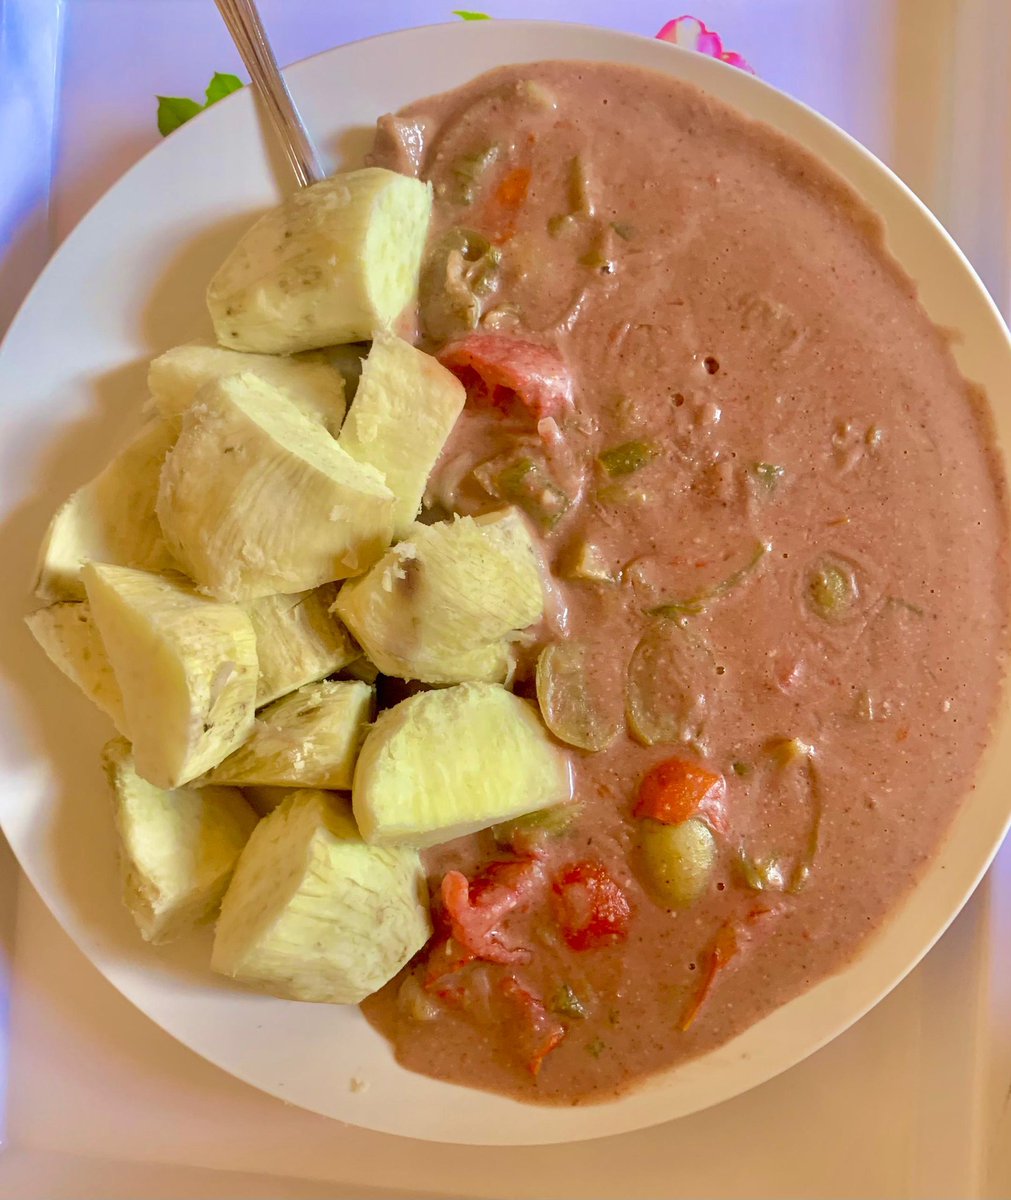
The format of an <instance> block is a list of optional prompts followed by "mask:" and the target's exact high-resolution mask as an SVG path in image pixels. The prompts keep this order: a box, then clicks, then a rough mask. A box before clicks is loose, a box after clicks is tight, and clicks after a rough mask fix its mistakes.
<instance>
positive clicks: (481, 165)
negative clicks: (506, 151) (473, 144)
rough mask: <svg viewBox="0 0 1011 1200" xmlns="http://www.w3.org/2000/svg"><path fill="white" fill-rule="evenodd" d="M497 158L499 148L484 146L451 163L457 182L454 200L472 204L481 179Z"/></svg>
mask: <svg viewBox="0 0 1011 1200" xmlns="http://www.w3.org/2000/svg"><path fill="white" fill-rule="evenodd" d="M498 156H499V147H498V146H495V145H492V146H485V148H484V149H483V150H477V151H475V152H474V153H473V154H464V155H462V156H461V157H460V158H458V159H457V160H456V162H454V163H453V166H452V168H451V169H452V173H453V177H454V179H455V180H456V182H457V193H456V198H457V200H458V201H459V202H460V203H461V204H473V202H474V196H475V195H476V193H477V187H478V185H479V184H480V182H481V179H482V177H483V176H484V174H485V173H486V172H487V170H488V168H489V167H491V166H492V165H493V164H494V163H495V162H496V161H497V160H498Z"/></svg>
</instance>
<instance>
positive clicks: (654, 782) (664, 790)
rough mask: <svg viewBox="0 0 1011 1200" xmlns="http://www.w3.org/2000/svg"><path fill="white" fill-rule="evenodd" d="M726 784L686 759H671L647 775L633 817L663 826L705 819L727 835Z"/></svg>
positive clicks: (712, 773) (640, 786)
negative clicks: (646, 818) (694, 818)
mask: <svg viewBox="0 0 1011 1200" xmlns="http://www.w3.org/2000/svg"><path fill="white" fill-rule="evenodd" d="M726 794H727V782H726V780H725V779H724V778H723V776H722V775H718V774H716V772H714V771H708V770H706V768H705V767H700V766H698V765H697V764H696V763H692V762H688V761H687V760H686V759H683V758H668V759H665V760H664V761H663V762H661V763H657V765H656V766H655V767H653V768H652V770H650V771H649V772H647V774H646V776H645V777H644V779H643V781H642V782H641V783H640V784H639V793H638V797H637V799H636V803H635V809H634V810H633V811H634V815H635V816H637V817H649V818H650V819H651V820H654V821H660V822H661V824H664V825H680V824H681V822H682V821H687V820H689V819H690V818H691V817H694V816H702V817H705V818H706V820H708V822H709V824H710V825H712V827H713V828H714V829H715V830H716V831H717V832H719V833H725V832H726V817H725V815H724V811H723V800H724V797H725V796H726Z"/></svg>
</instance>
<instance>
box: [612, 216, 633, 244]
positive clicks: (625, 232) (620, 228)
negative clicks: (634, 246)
mask: <svg viewBox="0 0 1011 1200" xmlns="http://www.w3.org/2000/svg"><path fill="white" fill-rule="evenodd" d="M611 228H612V229H613V230H614V232H615V233H616V234H617V235H618V237H620V238H621V240H622V241H623V242H630V241H631V240H632V238H633V237H635V229H634V228H633V226H631V225H629V224H628V222H626V221H612V222H611Z"/></svg>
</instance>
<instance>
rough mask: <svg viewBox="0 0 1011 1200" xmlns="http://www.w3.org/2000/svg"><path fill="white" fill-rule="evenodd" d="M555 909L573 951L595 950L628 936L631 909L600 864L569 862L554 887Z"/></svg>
mask: <svg viewBox="0 0 1011 1200" xmlns="http://www.w3.org/2000/svg"><path fill="white" fill-rule="evenodd" d="M551 890H552V906H553V908H554V911H555V917H556V918H557V920H558V924H559V925H560V926H561V928H562V934H563V936H564V938H565V940H566V942H567V943H568V944H569V946H571V947H572V949H573V950H592V949H594V948H595V947H597V946H604V945H606V944H607V943H608V942H618V941H623V940H624V939H625V938H626V937H627V936H628V923H629V920H630V918H631V916H632V908H631V905H630V904H629V902H628V897H627V896H626V895H625V893H624V892H623V891H622V890H621V887H620V885H619V884H618V883H616V882H615V880H614V879H612V878H611V876H610V874H609V873H608V871H607V868H606V867H605V866H604V865H603V863H599V862H577V863H570V864H569V865H568V866H567V867H563V868H562V870H561V871H560V872H559V873H558V874H557V875H556V876H555V878H554V880H553V881H552V884H551Z"/></svg>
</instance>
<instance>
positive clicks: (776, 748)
mask: <svg viewBox="0 0 1011 1200" xmlns="http://www.w3.org/2000/svg"><path fill="white" fill-rule="evenodd" d="M765 750H766V753H767V754H768V755H769V757H770V758H771V759H772V761H773V762H774V763H775V764H776V766H777V767H788V766H790V764H791V763H794V762H796V761H797V760H798V759H800V758H811V757H813V755H814V747H813V746H812V745H810V744H809V743H808V742H803V741H801V739H800V738H797V737H792V738H773V739H772V741H770V742H768V743H767V745H766V747H765Z"/></svg>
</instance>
